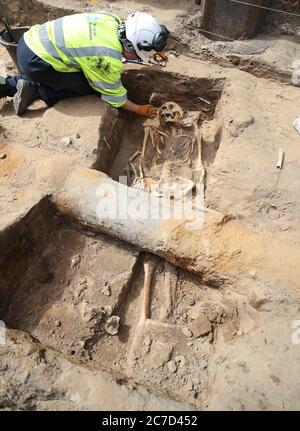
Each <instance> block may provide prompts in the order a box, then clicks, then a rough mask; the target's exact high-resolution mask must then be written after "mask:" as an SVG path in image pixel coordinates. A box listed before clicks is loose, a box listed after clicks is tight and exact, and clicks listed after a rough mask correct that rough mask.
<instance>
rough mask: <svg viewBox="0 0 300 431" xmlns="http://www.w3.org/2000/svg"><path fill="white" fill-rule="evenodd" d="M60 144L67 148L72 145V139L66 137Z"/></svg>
mask: <svg viewBox="0 0 300 431" xmlns="http://www.w3.org/2000/svg"><path fill="white" fill-rule="evenodd" d="M60 143H61V144H62V145H63V146H64V147H65V148H66V147H69V146H70V145H72V139H71V138H70V137H69V136H65V137H64V138H62V139H61V140H60Z"/></svg>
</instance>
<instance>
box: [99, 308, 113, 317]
mask: <svg viewBox="0 0 300 431" xmlns="http://www.w3.org/2000/svg"><path fill="white" fill-rule="evenodd" d="M101 309H102V310H103V311H104V313H105V314H106V315H107V316H111V313H112V306H111V305H104V306H103V307H101Z"/></svg>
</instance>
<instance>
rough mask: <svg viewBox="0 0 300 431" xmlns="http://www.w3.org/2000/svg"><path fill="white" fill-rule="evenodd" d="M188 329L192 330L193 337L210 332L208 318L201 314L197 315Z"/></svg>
mask: <svg viewBox="0 0 300 431" xmlns="http://www.w3.org/2000/svg"><path fill="white" fill-rule="evenodd" d="M189 329H190V330H191V331H192V333H193V335H194V337H196V338H198V337H202V336H203V335H206V334H208V333H209V332H211V330H212V327H211V323H210V321H209V320H208V318H207V317H206V316H204V315H203V316H202V317H199V318H198V319H196V320H195V321H194V322H193V323H192V324H191V326H190V327H189Z"/></svg>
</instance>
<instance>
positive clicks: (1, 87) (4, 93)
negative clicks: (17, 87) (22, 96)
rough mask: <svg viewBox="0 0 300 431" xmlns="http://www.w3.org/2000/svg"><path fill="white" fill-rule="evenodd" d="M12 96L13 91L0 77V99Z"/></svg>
mask: <svg viewBox="0 0 300 431" xmlns="http://www.w3.org/2000/svg"><path fill="white" fill-rule="evenodd" d="M13 95H14V94H13V90H12V89H11V87H10V86H9V85H8V84H7V83H6V78H4V76H0V99H2V97H13Z"/></svg>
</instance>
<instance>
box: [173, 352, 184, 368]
mask: <svg viewBox="0 0 300 431" xmlns="http://www.w3.org/2000/svg"><path fill="white" fill-rule="evenodd" d="M174 361H175V362H176V364H179V367H183V366H184V364H185V357H184V356H183V355H178V356H176V357H175V358H174Z"/></svg>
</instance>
